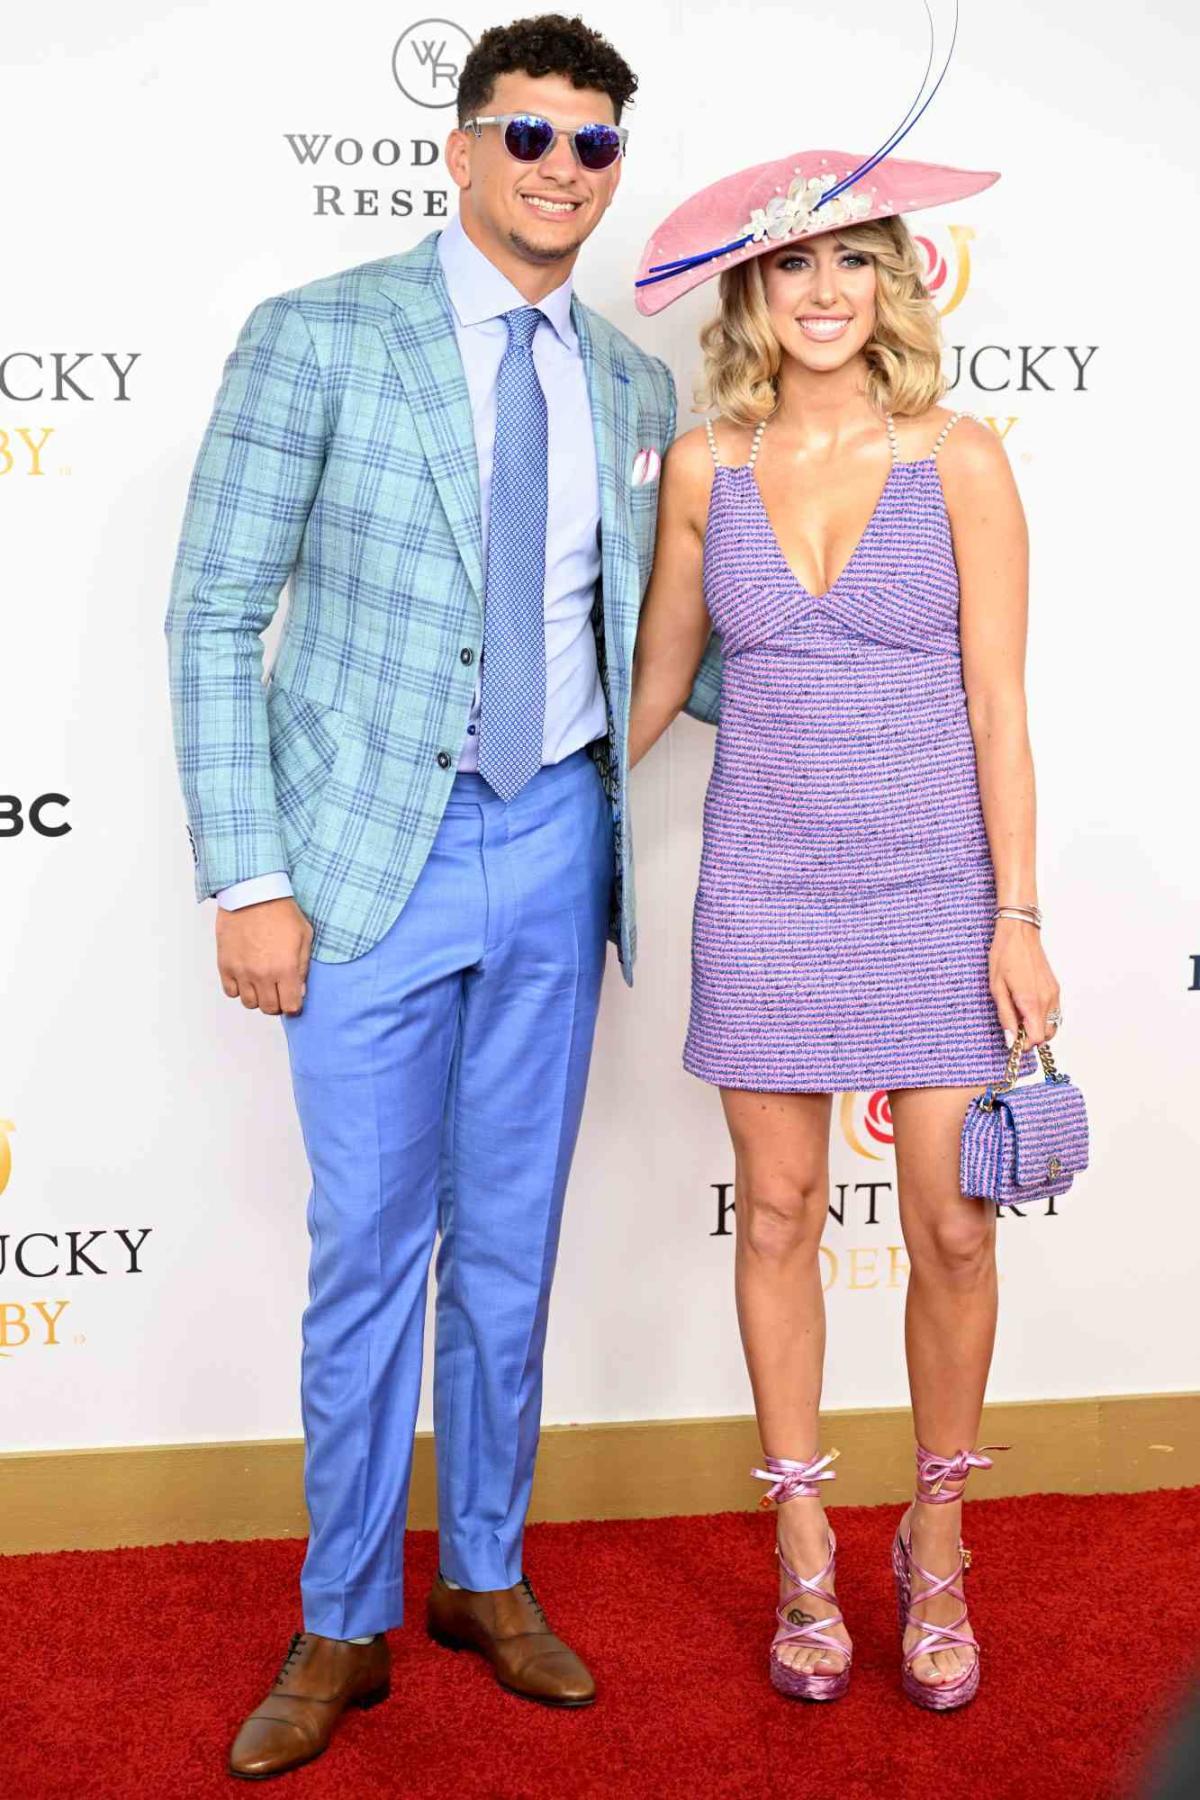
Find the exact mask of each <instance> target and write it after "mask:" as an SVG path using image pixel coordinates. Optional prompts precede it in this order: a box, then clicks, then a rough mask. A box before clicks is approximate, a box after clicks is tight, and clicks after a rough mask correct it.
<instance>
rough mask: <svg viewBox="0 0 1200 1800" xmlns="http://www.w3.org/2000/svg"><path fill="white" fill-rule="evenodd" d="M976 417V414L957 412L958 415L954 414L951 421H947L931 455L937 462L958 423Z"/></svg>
mask: <svg viewBox="0 0 1200 1800" xmlns="http://www.w3.org/2000/svg"><path fill="white" fill-rule="evenodd" d="M974 417H975V414H974V413H968V412H957V413H954V414H952V415H951V417H950V418H949V419H947V421H946V423H945V424H944V425H943V426H942V430H941V434H940V436H939V437H938V441H937V443H936V444H935V445H934V446H933V449H932V450H931V452H930V455H931V456H932V457H933V459H934V461H935V462H936V461H937V453H938V451H939V450H940V449H941V447H942V445H943V444H944V443H945V441H946V439H947V438H948V437H949V436H950V433H951V432H952V431H953V430H954V427H955V426H956V425H957V424H958V421H959V420H960V419H973V418H974Z"/></svg>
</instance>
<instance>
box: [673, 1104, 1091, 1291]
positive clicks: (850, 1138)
mask: <svg viewBox="0 0 1200 1800" xmlns="http://www.w3.org/2000/svg"><path fill="white" fill-rule="evenodd" d="M834 1099H835V1103H836V1107H837V1120H838V1125H839V1127H840V1130H841V1136H842V1140H843V1142H844V1144H845V1146H846V1149H848V1150H850V1151H852V1152H853V1154H854V1155H855V1156H858V1157H861V1158H862V1159H863V1160H864V1161H867V1162H882V1161H885V1160H888V1159H890V1156H891V1153H892V1149H893V1142H894V1140H893V1131H892V1108H891V1102H890V1100H889V1098H888V1095H887V1093H886V1091H882V1090H881V1091H878V1092H876V1093H873V1094H839V1095H835V1096H834ZM831 1160H832V1159H831ZM835 1172H837V1171H836V1170H831V1174H833V1173H835ZM863 1174H864V1179H863V1180H861V1181H855V1180H854V1179H853V1171H852V1172H851V1179H849V1180H845V1181H841V1180H835V1179H831V1181H830V1195H831V1198H830V1201H829V1220H830V1224H831V1225H833V1226H836V1227H837V1228H838V1231H839V1232H840V1231H845V1230H846V1229H847V1228H850V1229H851V1230H854V1231H857V1230H860V1229H865V1230H867V1231H871V1232H874V1231H881V1232H882V1231H886V1232H887V1233H888V1234H889V1235H893V1234H894V1236H895V1237H896V1238H897V1239H899V1237H900V1232H899V1229H898V1225H899V1221H898V1220H897V1218H896V1213H895V1181H894V1180H893V1179H892V1178H891V1177H889V1176H887V1175H886V1174H885V1173H884V1172H883V1171H880V1172H879V1174H878V1175H875V1174H872V1175H871V1176H870V1178H869V1179H868V1178H867V1175H866V1171H865V1170H864V1171H863ZM710 1186H711V1188H712V1191H713V1193H714V1194H715V1195H716V1197H717V1222H716V1226H715V1229H714V1230H712V1231H710V1232H709V1233H708V1235H709V1237H715V1238H722V1237H724V1238H727V1237H732V1236H733V1219H734V1216H735V1212H736V1203H735V1200H734V1184H733V1182H732V1181H714V1182H712V1183H710ZM1045 1202H1046V1204H1045V1209H1044V1211H1043V1213H1042V1215H1041V1216H1042V1217H1043V1218H1047V1219H1055V1218H1057V1217H1058V1214H1057V1212H1056V1210H1055V1205H1054V1196H1053V1195H1052V1194H1049V1195H1046V1196H1045ZM979 1204H980V1205H981V1206H987V1205H990V1202H989V1201H986V1200H981V1201H980V1202H979ZM1039 1204H1040V1202H1039ZM881 1211H882V1212H884V1213H886V1215H887V1216H886V1218H885V1217H881ZM1028 1211H1029V1208H1028V1207H1018V1206H1013V1207H1005V1208H1003V1210H1001V1211H1000V1212H999V1214H998V1215H997V1216H998V1217H999V1218H1001V1219H1003V1218H1005V1217H1006V1216H1007V1215H1008V1214H1009V1213H1011V1214H1012V1215H1013V1217H1014V1218H1018V1219H1023V1218H1024V1217H1025V1215H1026V1213H1027V1212H1028ZM826 1234H827V1237H832V1241H831V1242H830V1241H827V1242H825V1243H823V1244H822V1245H821V1247H820V1259H821V1286H822V1287H823V1288H824V1290H825V1292H826V1293H828V1292H829V1290H830V1288H833V1287H837V1288H846V1289H848V1290H849V1292H851V1293H867V1292H869V1291H871V1290H873V1289H879V1288H902V1287H904V1285H905V1283H906V1282H907V1280H908V1274H909V1263H908V1253H907V1251H906V1250H905V1248H904V1244H903V1242H894V1243H883V1242H879V1241H876V1242H874V1243H872V1242H870V1241H868V1242H867V1243H858V1244H852V1243H848V1242H847V1241H846V1240H845V1239H844V1238H841V1237H838V1236H836V1235H833V1234H832V1233H830V1232H829V1228H828V1226H827V1227H826Z"/></svg>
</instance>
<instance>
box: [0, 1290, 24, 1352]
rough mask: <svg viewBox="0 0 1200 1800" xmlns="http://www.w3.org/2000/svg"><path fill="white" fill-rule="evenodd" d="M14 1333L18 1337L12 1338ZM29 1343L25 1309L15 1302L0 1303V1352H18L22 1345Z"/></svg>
mask: <svg viewBox="0 0 1200 1800" xmlns="http://www.w3.org/2000/svg"><path fill="white" fill-rule="evenodd" d="M14 1331H19V1332H20V1334H21V1335H20V1337H14V1336H13V1335H12V1334H13V1332H14ZM28 1342H29V1327H28V1325H27V1324H26V1323H25V1308H24V1307H23V1306H20V1305H18V1303H17V1302H16V1301H15V1300H5V1301H2V1302H0V1350H19V1349H20V1348H21V1345H22V1344H27V1343H28Z"/></svg>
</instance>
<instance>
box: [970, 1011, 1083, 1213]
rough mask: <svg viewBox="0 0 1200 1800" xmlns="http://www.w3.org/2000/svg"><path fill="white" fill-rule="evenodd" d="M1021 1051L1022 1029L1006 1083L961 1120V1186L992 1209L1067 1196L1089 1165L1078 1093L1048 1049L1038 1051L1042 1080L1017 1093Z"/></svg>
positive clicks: (993, 1089)
mask: <svg viewBox="0 0 1200 1800" xmlns="http://www.w3.org/2000/svg"><path fill="white" fill-rule="evenodd" d="M1024 1049H1025V1033H1024V1031H1023V1030H1021V1031H1018V1033H1017V1038H1016V1042H1015V1043H1014V1044H1013V1047H1012V1051H1011V1054H1010V1055H1009V1059H1008V1067H1007V1069H1006V1070H1005V1072H1004V1079H1003V1081H998V1082H996V1083H995V1084H994V1085H993V1086H991V1087H989V1088H988V1089H987V1091H986V1092H985V1093H983V1094H980V1095H979V1097H978V1098H977V1099H975V1100H972V1102H971V1104H970V1106H969V1107H968V1108H967V1116H966V1118H965V1119H964V1120H963V1130H962V1150H961V1154H960V1159H959V1184H960V1186H961V1188H962V1191H963V1193H964V1194H977V1195H978V1196H979V1197H980V1199H984V1200H994V1201H995V1202H996V1205H997V1206H1021V1205H1023V1204H1024V1203H1025V1202H1027V1201H1028V1202H1032V1201H1035V1200H1042V1199H1045V1198H1047V1197H1048V1196H1049V1195H1051V1194H1065V1193H1066V1191H1067V1189H1068V1188H1069V1187H1070V1185H1071V1183H1072V1182H1073V1181H1074V1179H1075V1177H1076V1175H1078V1174H1079V1173H1080V1172H1081V1171H1082V1170H1084V1169H1086V1168H1087V1165H1088V1121H1087V1109H1086V1107H1085V1106H1084V1104H1083V1095H1082V1094H1081V1093H1080V1091H1079V1089H1078V1088H1077V1087H1076V1086H1075V1085H1074V1083H1073V1082H1072V1080H1071V1078H1070V1076H1069V1075H1063V1074H1060V1073H1059V1071H1058V1070H1057V1069H1056V1068H1055V1066H1054V1058H1053V1056H1052V1055H1051V1054H1050V1046H1049V1045H1048V1044H1039V1045H1038V1056H1039V1058H1040V1059H1041V1064H1042V1072H1043V1075H1044V1077H1045V1079H1044V1080H1043V1081H1034V1082H1028V1083H1026V1084H1025V1085H1024V1086H1022V1087H1017V1086H1016V1085H1015V1083H1016V1079H1017V1070H1018V1069H1019V1068H1020V1066H1021V1056H1022V1053H1023V1052H1024Z"/></svg>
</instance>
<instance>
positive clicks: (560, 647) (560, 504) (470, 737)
mask: <svg viewBox="0 0 1200 1800" xmlns="http://www.w3.org/2000/svg"><path fill="white" fill-rule="evenodd" d="M438 258H439V260H440V262H441V265H442V273H443V274H444V276H445V278H446V287H447V290H448V292H449V295H450V305H451V309H452V311H453V314H454V335H455V337H456V339H457V341H458V348H459V353H460V355H461V357H462V364H463V372H464V374H465V375H466V379H467V392H468V394H469V396H470V401H471V413H472V416H473V418H474V421H475V452H476V456H477V458H478V463H479V504H480V517H481V523H482V526H483V557H484V567H485V568H486V566H487V536H488V520H489V514H490V510H491V497H492V454H493V450H494V447H495V439H496V377H497V375H498V374H499V372H500V362H501V358H502V357H503V355H504V351H505V348H506V346H507V343H508V328H507V326H506V325H505V323H504V320H503V317H502V314H504V313H506V312H510V311H511V310H512V309H513V308H514V307H523V306H527V305H528V304H529V302H528V301H527V300H525V299H524V298H523V297H522V296H521V295H520V294H519V293H518V292H517V290H516V288H515V287H514V286H513V285H512V283H511V282H510V281H509V280H508V278H507V276H505V275H502V274H501V272H500V270H499V269H498V268H497V267H496V266H495V264H494V263H492V262H489V261H488V259H487V257H486V256H484V254H483V252H482V251H481V250H478V249H477V248H476V247H475V245H474V244H473V243H472V242H471V240H470V238H469V237H468V236H467V234H466V232H465V231H464V230H463V227H462V223H461V221H460V220H458V219H455V220H453V221H452V223H451V224H449V225H448V226H447V227H446V229H445V230H444V231H443V232H442V233H441V236H440V237H439V238H438ZM539 310H540V311H541V312H542V313H544V314H545V317H546V324H545V325H544V326H539V328H538V331H537V335H536V336H535V338H534V340H533V361H534V366H535V368H536V369H537V372H538V380H539V381H540V382H541V384H542V391H543V393H544V394H545V396H546V414H547V422H548V425H549V435H550V466H549V490H548V511H547V523H546V714H545V731H544V735H543V746H542V761H543V763H544V764H545V763H557V762H561V761H562V760H563V759H564V757H567V756H570V755H571V754H572V752H573V751H575V750H579V749H581V748H582V747H583V745H585V744H590V743H591V742H592V741H593V740H594V739H596V738H599V737H603V736H604V733H605V731H606V730H607V729H608V714H607V708H606V706H605V700H604V688H603V685H602V683H601V681H600V671H599V668H598V667H597V663H596V640H595V637H594V635H593V632H592V625H591V616H592V607H593V605H594V603H595V598H596V583H597V581H598V580H599V578H600V484H599V477H598V473H597V469H596V441H595V437H594V434H593V428H592V408H591V401H590V399H589V396H588V389H587V378H586V375H585V373H584V367H583V358H582V356H581V354H580V350H579V340H578V338H577V336H576V334H575V331H574V328H573V326H572V324H571V282H570V279H569V278H568V279H567V280H566V281H564V282H563V284H562V286H561V287H557V288H555V290H554V292H553V293H552V294H547V295H546V298H545V299H544V300H543V301H542V302H541V303H540V307H539ZM478 742H479V684H478V682H476V686H475V699H474V702H473V704H472V707H471V716H470V719H469V720H468V723H467V732H466V737H465V739H464V741H463V746H462V751H461V754H460V757H459V764H458V766H459V769H460V770H463V771H473V770H475V769H477V768H478ZM291 891H292V884H291V882H290V881H289V880H288V877H287V874H286V872H285V871H283V870H282V869H281V870H278V871H276V872H274V873H272V874H269V875H255V876H253V877H252V878H251V879H250V880H249V881H238V882H235V883H234V884H233V886H232V887H227V888H222V889H221V891H220V893H219V894H218V895H217V900H218V902H219V904H220V905H221V906H223V907H225V908H226V909H227V910H228V911H236V910H237V909H238V908H239V907H242V906H253V905H254V904H255V903H256V902H257V901H260V900H280V899H284V898H286V896H287V895H289V894H290V893H291Z"/></svg>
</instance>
